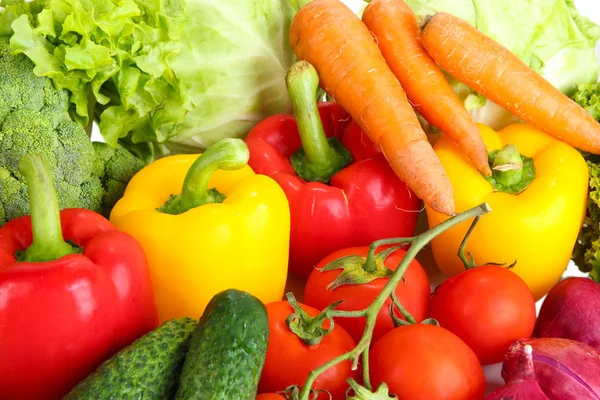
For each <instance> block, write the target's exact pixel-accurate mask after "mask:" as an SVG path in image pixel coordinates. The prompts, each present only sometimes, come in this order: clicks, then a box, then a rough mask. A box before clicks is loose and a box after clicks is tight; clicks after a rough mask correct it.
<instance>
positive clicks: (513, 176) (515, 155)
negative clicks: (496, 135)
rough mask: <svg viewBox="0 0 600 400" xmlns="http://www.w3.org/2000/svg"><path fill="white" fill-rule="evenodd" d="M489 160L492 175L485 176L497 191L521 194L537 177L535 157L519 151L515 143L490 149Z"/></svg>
mask: <svg viewBox="0 0 600 400" xmlns="http://www.w3.org/2000/svg"><path fill="white" fill-rule="evenodd" d="M488 160H489V163H490V167H491V168H492V176H485V175H484V177H485V179H486V180H487V181H488V182H489V183H490V185H492V187H493V188H494V191H496V192H505V193H509V194H519V193H521V192H522V191H524V190H525V189H527V187H528V186H529V184H530V183H531V182H533V180H534V179H535V166H534V164H533V159H532V158H530V157H525V156H523V155H522V154H521V153H519V149H517V147H516V146H515V145H514V144H507V145H505V146H504V147H503V148H502V149H500V150H495V151H490V152H489V153H488Z"/></svg>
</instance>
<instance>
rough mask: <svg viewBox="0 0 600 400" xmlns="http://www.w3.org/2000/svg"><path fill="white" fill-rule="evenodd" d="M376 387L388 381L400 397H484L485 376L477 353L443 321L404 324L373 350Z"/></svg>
mask: <svg viewBox="0 0 600 400" xmlns="http://www.w3.org/2000/svg"><path fill="white" fill-rule="evenodd" d="M369 360H370V362H369V364H370V376H371V385H372V386H373V387H377V386H379V385H380V384H381V383H382V382H385V383H386V384H387V386H388V387H389V392H390V393H392V394H395V395H396V396H398V400H414V399H452V400H481V399H483V397H484V395H485V376H484V374H483V368H482V367H481V365H480V364H479V361H478V360H477V356H476V355H475V353H474V352H473V350H471V349H470V348H469V346H467V345H466V344H465V343H464V342H463V341H462V340H461V339H460V338H459V337H458V336H456V335H455V334H453V333H452V332H450V331H448V330H447V329H444V328H441V327H439V326H437V325H429V324H414V325H405V326H399V327H398V328H395V329H394V330H392V331H390V332H388V333H386V334H385V335H384V336H383V337H382V338H381V339H379V340H378V341H377V342H376V343H375V345H373V347H372V348H371V352H370V357H369Z"/></svg>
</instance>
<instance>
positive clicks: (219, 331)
mask: <svg viewBox="0 0 600 400" xmlns="http://www.w3.org/2000/svg"><path fill="white" fill-rule="evenodd" d="M268 337H269V320H268V317H267V309H266V307H265V305H264V304H263V303H262V302H261V301H260V300H259V299H257V298H256V297H254V296H252V295H251V294H249V293H247V292H243V291H240V290H235V289H228V290H225V291H223V292H220V293H218V294H216V295H215V296H214V297H213V298H212V299H211V301H210V302H209V304H208V305H207V307H206V310H205V311H204V314H203V315H202V317H201V318H200V322H199V324H198V326H197V327H196V329H195V330H194V332H193V333H192V338H191V339H190V347H189V350H188V353H187V355H186V358H185V362H184V365H183V370H182V372H181V379H180V382H179V389H178V391H177V395H176V397H175V399H176V400H194V399H197V400H254V399H255V397H256V393H257V390H258V381H259V379H260V375H261V372H262V369H263V367H264V363H265V358H266V354H267V342H268Z"/></svg>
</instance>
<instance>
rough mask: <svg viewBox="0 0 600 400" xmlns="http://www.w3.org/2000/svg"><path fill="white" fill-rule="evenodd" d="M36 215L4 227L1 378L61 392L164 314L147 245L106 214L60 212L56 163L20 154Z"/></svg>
mask: <svg viewBox="0 0 600 400" xmlns="http://www.w3.org/2000/svg"><path fill="white" fill-rule="evenodd" d="M19 168H20V172H21V173H22V174H23V176H24V177H25V179H26V181H27V184H28V189H29V198H30V202H31V216H23V217H20V218H16V219H13V220H12V221H10V222H9V223H7V224H6V225H4V226H3V227H2V228H0V321H2V323H1V324H0V354H2V357H0V387H1V388H2V392H1V394H0V396H1V397H3V398H7V399H21V400H27V399H40V398H44V399H49V400H51V399H58V398H60V397H61V396H63V395H65V394H66V393H67V392H68V391H69V390H71V389H72V388H73V387H74V386H75V385H76V384H77V383H78V382H79V381H81V380H82V379H83V378H85V377H86V376H87V375H88V374H90V373H91V372H93V371H94V370H95V369H96V368H97V367H98V366H99V365H100V364H101V363H102V362H103V361H104V360H106V359H107V358H109V357H110V356H112V355H113V354H114V353H116V352H117V351H119V350H121V349H122V348H124V347H126V346H128V345H129V344H131V343H132V342H133V341H134V340H135V339H137V338H139V337H140V336H142V335H144V334H145V333H147V332H149V331H150V330H152V329H154V328H155V327H156V326H157V324H158V318H157V313H156V306H155V304H154V297H153V294H152V287H151V282H150V275H149V273H148V265H147V263H146V258H145V256H144V252H143V251H142V248H141V246H140V245H139V243H138V242H136V241H135V240H134V239H133V238H132V237H131V236H129V235H127V234H125V233H122V232H119V231H118V230H116V228H115V227H114V226H113V225H112V224H110V223H109V222H108V221H107V220H106V219H105V218H104V217H102V216H100V215H98V214H96V213H94V212H92V211H89V210H83V209H67V210H63V211H61V212H59V208H58V200H57V198H56V194H55V192H54V189H53V187H52V180H51V178H50V175H49V172H48V171H49V167H48V165H47V163H46V162H45V161H44V159H43V158H42V157H40V156H37V155H26V156H24V157H23V158H22V160H21V162H20V163H19Z"/></svg>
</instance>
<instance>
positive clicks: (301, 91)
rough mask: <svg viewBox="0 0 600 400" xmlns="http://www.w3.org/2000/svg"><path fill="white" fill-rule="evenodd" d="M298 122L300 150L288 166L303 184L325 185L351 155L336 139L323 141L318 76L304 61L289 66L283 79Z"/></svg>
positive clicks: (350, 158)
mask: <svg viewBox="0 0 600 400" xmlns="http://www.w3.org/2000/svg"><path fill="white" fill-rule="evenodd" d="M285 82H286V84H287V88H288V92H289V94H290V98H291V101H292V106H293V107H294V115H295V116H296V122H297V123H298V133H299V134H300V140H301V142H302V147H301V148H300V149H298V151H296V152H295V153H294V154H293V155H292V157H291V158H290V162H291V163H292V167H293V168H294V170H295V171H296V173H297V174H298V176H300V177H301V178H303V179H305V180H307V181H317V182H329V180H330V179H331V177H332V176H333V175H334V174H335V173H336V172H338V171H339V170H341V169H342V168H344V167H345V166H346V165H348V164H349V163H350V162H352V155H351V154H350V152H349V151H348V149H346V148H345V147H344V146H343V145H342V144H341V143H340V142H339V140H338V139H337V138H335V137H333V138H329V139H328V138H327V136H326V135H325V130H324V129H323V124H322V122H321V116H320V114H319V108H318V106H317V90H318V89H319V75H318V74H317V70H316V69H315V67H313V66H312V65H311V64H310V63H308V62H306V61H298V62H297V63H295V64H294V65H292V66H291V67H290V69H289V71H288V73H287V75H286V77H285Z"/></svg>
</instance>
